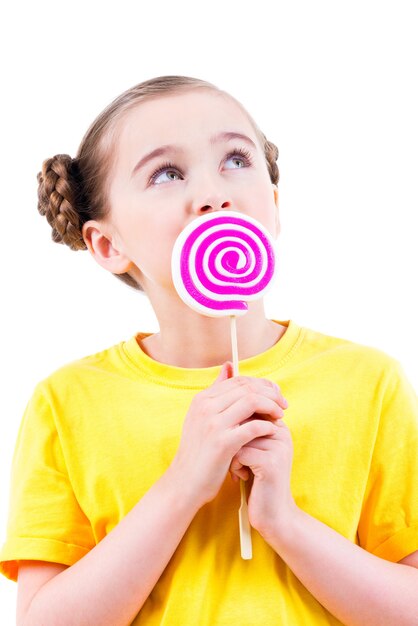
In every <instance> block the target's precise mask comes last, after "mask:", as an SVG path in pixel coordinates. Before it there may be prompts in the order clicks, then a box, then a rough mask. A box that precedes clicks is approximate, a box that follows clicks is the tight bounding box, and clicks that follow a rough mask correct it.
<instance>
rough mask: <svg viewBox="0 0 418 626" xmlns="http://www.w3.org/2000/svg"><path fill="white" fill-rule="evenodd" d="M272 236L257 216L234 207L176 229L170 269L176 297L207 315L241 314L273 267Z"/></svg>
mask: <svg viewBox="0 0 418 626" xmlns="http://www.w3.org/2000/svg"><path fill="white" fill-rule="evenodd" d="M273 245H274V244H273V240H272V238H271V235H270V233H269V232H268V231H267V230H266V228H264V226H263V225H262V224H260V222H258V221H257V220H255V219H254V218H252V217H248V215H243V214H242V213H238V212H236V211H216V212H213V213H211V214H209V215H203V216H202V217H199V218H197V219H195V220H193V222H191V223H190V224H188V226H186V228H184V230H183V231H182V232H181V233H180V235H179V236H178V237H177V239H176V242H175V244H174V247H173V253H172V257H171V269H172V276H173V283H174V286H175V288H176V290H177V292H178V294H179V296H180V298H181V299H182V300H183V301H184V302H185V303H186V304H188V305H189V306H190V307H191V308H192V309H194V310H195V311H198V312H199V313H203V314H204V315H208V316H210V317H223V316H227V315H243V314H244V313H246V312H247V310H248V304H247V301H248V300H256V299H257V298H261V296H262V295H263V294H264V292H265V291H266V290H267V289H268V287H269V285H270V283H271V281H272V279H273V277H274V273H275V257H274V247H273Z"/></svg>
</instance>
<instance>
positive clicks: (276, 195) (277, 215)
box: [273, 184, 280, 239]
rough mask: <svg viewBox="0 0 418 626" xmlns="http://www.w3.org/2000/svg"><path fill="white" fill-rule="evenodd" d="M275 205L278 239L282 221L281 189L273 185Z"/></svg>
mask: <svg viewBox="0 0 418 626" xmlns="http://www.w3.org/2000/svg"><path fill="white" fill-rule="evenodd" d="M273 195H274V203H275V205H276V239H277V237H278V236H279V234H280V220H279V188H278V186H277V185H274V184H273Z"/></svg>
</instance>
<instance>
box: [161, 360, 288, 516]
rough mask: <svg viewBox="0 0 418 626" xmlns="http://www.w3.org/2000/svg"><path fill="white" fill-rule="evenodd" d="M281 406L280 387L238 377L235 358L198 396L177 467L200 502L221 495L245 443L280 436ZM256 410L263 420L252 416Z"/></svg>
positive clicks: (187, 420)
mask: <svg viewBox="0 0 418 626" xmlns="http://www.w3.org/2000/svg"><path fill="white" fill-rule="evenodd" d="M280 404H282V405H283V406H285V403H284V399H283V397H282V395H281V393H280V390H279V388H278V387H277V385H275V384H274V383H273V382H271V381H270V380H267V379H264V378H252V377H249V376H235V377H233V372H232V364H231V363H230V362H229V361H228V362H226V363H224V364H223V366H222V368H221V371H220V374H219V376H218V378H217V379H216V380H215V382H214V383H213V384H212V385H211V386H210V387H208V388H207V389H205V390H204V391H201V392H200V393H198V394H196V396H195V397H194V398H193V400H192V402H191V404H190V407H189V410H188V412H187V414H186V417H185V420H184V425H183V432H182V436H181V441H180V445H179V448H178V450H177V453H176V456H175V457H174V459H173V462H172V464H171V469H172V470H174V472H175V476H176V477H177V478H178V481H179V482H181V484H182V485H184V488H187V489H188V490H189V494H190V493H191V494H192V497H193V499H194V500H195V501H197V502H198V504H199V506H202V505H203V504H205V503H206V502H209V501H210V500H212V499H213V498H214V497H215V496H216V495H217V493H218V492H219V490H220V488H221V485H222V483H223V481H224V480H225V477H226V475H227V473H228V469H229V466H230V464H231V460H232V458H233V457H234V455H235V454H236V453H237V452H238V451H239V450H240V449H241V448H242V447H243V446H245V445H246V444H248V443H249V442H250V441H253V440H254V439H256V438H258V437H268V436H271V435H274V433H275V432H276V430H277V427H276V426H275V424H274V421H277V420H280V419H281V417H282V416H283V410H282V408H281V406H280ZM254 414H257V418H256V419H250V420H249V418H251V417H252V416H254Z"/></svg>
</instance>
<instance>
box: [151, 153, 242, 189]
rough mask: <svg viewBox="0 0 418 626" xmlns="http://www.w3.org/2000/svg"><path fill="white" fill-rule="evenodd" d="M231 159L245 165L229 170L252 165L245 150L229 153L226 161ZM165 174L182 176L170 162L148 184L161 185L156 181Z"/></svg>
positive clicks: (154, 174) (162, 166)
mask: <svg viewBox="0 0 418 626" xmlns="http://www.w3.org/2000/svg"><path fill="white" fill-rule="evenodd" d="M230 159H235V161H238V162H242V163H244V165H241V166H238V167H237V168H227V169H241V168H242V167H249V166H250V165H251V164H252V157H251V154H250V152H249V151H248V150H246V149H245V148H236V149H234V150H232V151H231V152H229V153H228V154H227V155H226V157H225V161H229V160H230ZM165 173H167V175H168V174H175V175H176V176H177V175H178V174H180V175H181V173H180V171H179V169H178V168H177V167H176V165H175V164H174V163H172V162H171V161H168V162H166V163H163V164H162V165H161V166H160V167H159V168H158V169H157V170H155V172H153V173H152V175H151V176H150V179H149V181H148V184H150V185H160V184H161V183H157V182H156V181H157V179H158V178H159V177H160V175H162V174H165ZM169 180H172V181H173V180H175V179H174V178H170V179H169ZM162 182H169V181H164V180H163V181H162Z"/></svg>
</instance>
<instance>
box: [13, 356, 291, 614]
mask: <svg viewBox="0 0 418 626" xmlns="http://www.w3.org/2000/svg"><path fill="white" fill-rule="evenodd" d="M231 375H232V368H231V364H229V363H227V364H224V366H223V367H222V369H221V372H220V375H219V377H218V379H217V380H216V381H215V383H214V384H213V385H212V386H210V387H208V388H207V389H206V390H204V391H202V392H200V393H198V394H196V396H195V397H194V398H193V400H192V403H191V405H190V408H189V411H188V413H187V415H186V417H185V420H184V424H183V432H182V437H181V441H180V446H179V449H178V451H177V453H176V456H175V457H174V459H173V462H172V464H171V465H170V467H169V468H168V469H167V471H166V472H165V473H164V474H163V476H162V477H161V478H160V479H159V480H158V481H157V482H156V483H155V484H154V485H153V486H152V487H151V488H150V489H149V491H148V492H147V493H146V494H145V495H144V496H143V497H142V498H141V500H140V501H139V502H138V503H137V504H136V505H135V506H134V507H133V509H131V511H130V512H129V513H128V514H127V515H126V516H125V517H124V518H123V519H122V520H121V521H120V522H119V524H118V525H117V526H115V528H113V529H112V530H111V531H110V532H109V533H108V535H106V537H105V538H104V539H103V540H102V541H100V542H99V543H98V544H97V545H96V546H95V547H94V548H92V549H91V550H90V551H89V552H88V553H87V554H86V555H85V556H84V557H82V558H81V559H79V560H78V561H77V562H76V563H74V565H72V566H71V567H68V568H67V569H65V570H64V571H62V572H60V573H58V574H57V575H55V576H54V577H53V578H52V579H50V580H47V581H46V582H45V584H42V586H41V587H40V588H39V589H38V591H37V593H35V595H34V596H33V599H32V601H31V602H30V603H28V604H29V606H28V608H27V609H25V614H24V617H23V618H22V620H21V622H19V626H39V624H42V626H52V625H53V626H80V624H83V626H90V625H92V626H93V625H94V626H96V625H97V624H100V626H127V625H128V624H131V623H132V621H133V620H134V618H135V617H136V615H137V613H138V612H139V611H140V609H141V607H142V605H143V604H144V602H145V600H146V599H147V597H148V595H149V594H150V592H151V591H152V589H153V587H154V586H155V584H156V583H157V581H158V579H159V577H160V576H161V574H162V572H163V571H164V569H165V568H166V566H167V564H168V562H169V560H170V559H171V557H172V555H173V553H174V551H175V550H176V548H177V546H178V544H179V543H180V541H181V539H182V537H183V535H184V533H185V531H186V530H187V528H188V526H189V525H190V523H191V521H192V520H193V518H194V516H195V515H196V513H197V511H198V510H199V509H200V508H201V507H202V506H203V505H204V504H206V503H207V502H209V501H211V500H212V499H213V498H214V497H215V496H216V495H217V493H218V492H219V490H220V488H221V486H222V484H223V482H224V480H225V477H226V475H227V472H228V467H229V465H230V462H231V459H232V457H233V455H234V454H235V453H236V452H237V451H238V450H239V449H240V448H241V447H242V446H243V445H245V444H246V443H248V442H249V441H251V440H253V439H254V438H257V437H263V436H267V435H269V434H271V433H272V432H274V429H275V426H274V424H273V423H272V421H273V420H278V419H280V417H281V416H282V415H283V411H282V409H281V408H280V402H282V397H281V394H280V393H279V390H278V388H277V387H276V386H275V385H273V384H272V383H271V382H270V381H268V380H264V379H250V378H245V377H238V376H237V377H233V378H229V379H228V377H229V376H231ZM255 412H256V413H259V414H265V415H266V416H271V420H270V419H256V420H251V421H248V418H249V417H250V416H252V415H253V413H255Z"/></svg>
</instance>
